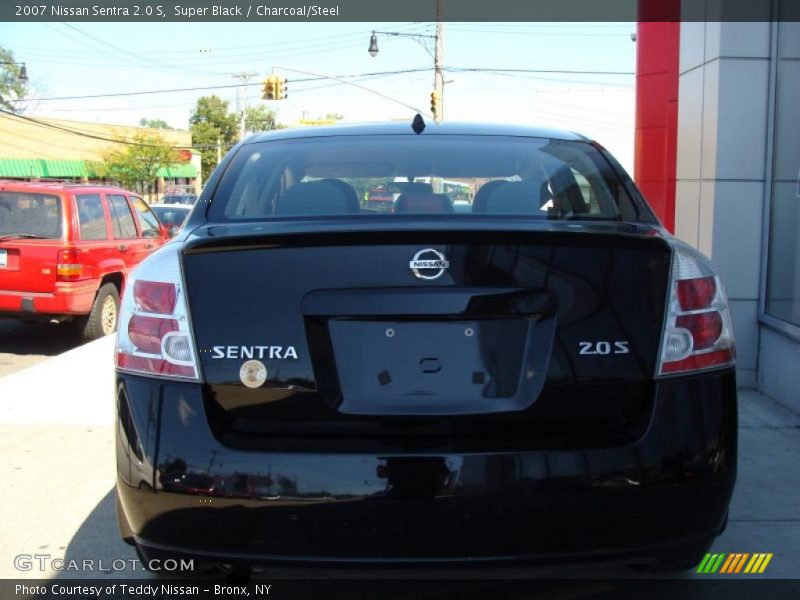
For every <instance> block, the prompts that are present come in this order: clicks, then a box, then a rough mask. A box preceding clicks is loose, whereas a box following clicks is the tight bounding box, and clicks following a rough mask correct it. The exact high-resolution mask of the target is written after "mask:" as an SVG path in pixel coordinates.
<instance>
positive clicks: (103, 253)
mask: <svg viewBox="0 0 800 600" xmlns="http://www.w3.org/2000/svg"><path fill="white" fill-rule="evenodd" d="M73 199H74V202H75V212H76V213H77V215H78V230H77V236H76V238H77V240H76V243H77V245H78V246H79V247H80V249H81V260H82V263H83V269H84V273H83V274H84V275H85V276H87V277H90V278H92V279H97V278H100V277H102V276H103V275H104V273H103V272H102V266H101V265H103V264H106V263H108V262H110V261H113V259H115V258H117V257H118V256H119V254H120V252H119V250H117V248H116V244H114V243H112V241H111V236H112V228H111V226H110V225H111V219H110V218H109V216H110V215H109V212H108V210H107V207H106V203H105V202H104V201H103V198H102V195H101V194H100V192H81V193H76V194H75V195H74V196H73ZM78 240H79V241H78Z"/></svg>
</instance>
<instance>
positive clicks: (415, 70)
mask: <svg viewBox="0 0 800 600" xmlns="http://www.w3.org/2000/svg"><path fill="white" fill-rule="evenodd" d="M430 69H431V67H419V68H416V69H401V70H397V71H376V72H374V73H357V74H350V75H336V76H335V77H338V78H348V77H366V76H373V75H400V74H403V73H416V72H420V71H429V70H430ZM321 79H332V77H327V76H325V77H306V78H302V79H292V80H291V82H292V83H304V82H307V81H319V80H321ZM260 85H261V83H248V84H241V83H233V84H222V85H212V86H199V87H190V88H172V89H166V90H146V91H139V92H114V93H109V94H91V95H86V96H58V97H52V98H29V99H25V100H21V101H20V102H51V101H57V100H88V99H91V98H112V97H118V96H143V95H147V94H170V93H176V92H196V91H207V90H218V89H229V88H239V87H253V86H260Z"/></svg>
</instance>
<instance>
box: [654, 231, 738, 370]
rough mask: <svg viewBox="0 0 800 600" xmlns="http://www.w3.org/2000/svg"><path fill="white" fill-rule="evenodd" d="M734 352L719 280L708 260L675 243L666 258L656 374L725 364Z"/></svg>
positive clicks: (734, 354)
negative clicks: (667, 280) (666, 290)
mask: <svg viewBox="0 0 800 600" xmlns="http://www.w3.org/2000/svg"><path fill="white" fill-rule="evenodd" d="M735 358H736V348H735V345H734V341H733V328H732V326H731V318H730V313H729V312H728V300H727V298H726V297H725V286H724V285H723V282H722V278H721V277H720V276H719V275H718V274H717V272H716V270H715V269H714V267H713V265H712V264H711V262H710V261H709V260H708V259H706V258H705V257H704V256H703V255H702V254H700V253H699V252H696V251H695V250H693V249H691V248H690V247H689V246H685V245H682V244H681V245H679V246H678V247H677V248H676V249H675V254H674V256H673V260H672V283H671V285H670V299H669V308H668V310H667V318H666V323H665V324H664V334H663V338H662V344H661V358H660V360H659V369H658V372H659V374H660V375H668V374H672V373H684V372H687V371H699V370H703V369H709V368H718V367H722V366H730V365H732V364H733V363H734V359H735Z"/></svg>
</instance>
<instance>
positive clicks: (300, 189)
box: [275, 179, 359, 215]
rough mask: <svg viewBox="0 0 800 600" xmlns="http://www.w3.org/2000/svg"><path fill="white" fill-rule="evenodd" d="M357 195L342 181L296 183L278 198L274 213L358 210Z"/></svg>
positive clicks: (332, 212) (355, 211)
mask: <svg viewBox="0 0 800 600" xmlns="http://www.w3.org/2000/svg"><path fill="white" fill-rule="evenodd" d="M358 208H359V207H358V196H357V195H356V193H355V190H353V188H351V187H350V186H349V185H348V184H346V183H345V182H344V181H339V180H335V179H323V180H320V181H306V182H303V183H296V184H295V185H293V186H292V187H290V188H289V189H288V190H286V192H284V194H283V195H282V196H280V197H279V198H278V202H277V203H276V205H275V214H276V215H337V214H347V213H357V212H358Z"/></svg>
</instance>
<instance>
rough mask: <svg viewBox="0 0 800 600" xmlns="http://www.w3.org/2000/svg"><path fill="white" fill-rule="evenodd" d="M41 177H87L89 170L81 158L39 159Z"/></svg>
mask: <svg viewBox="0 0 800 600" xmlns="http://www.w3.org/2000/svg"><path fill="white" fill-rule="evenodd" d="M39 162H40V163H41V164H42V177H89V170H88V169H87V168H86V163H85V162H84V161H82V160H51V159H40V160H39Z"/></svg>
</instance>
